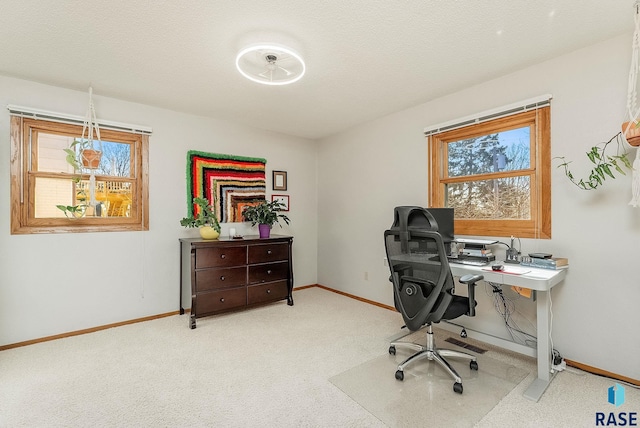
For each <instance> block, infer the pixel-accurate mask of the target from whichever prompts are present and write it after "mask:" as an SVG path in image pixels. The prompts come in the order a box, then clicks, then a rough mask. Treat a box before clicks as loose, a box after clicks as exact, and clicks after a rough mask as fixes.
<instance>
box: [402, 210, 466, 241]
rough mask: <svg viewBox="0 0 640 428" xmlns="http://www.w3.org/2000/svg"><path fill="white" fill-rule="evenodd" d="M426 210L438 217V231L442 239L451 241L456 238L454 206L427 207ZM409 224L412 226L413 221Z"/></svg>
mask: <svg viewBox="0 0 640 428" xmlns="http://www.w3.org/2000/svg"><path fill="white" fill-rule="evenodd" d="M426 210H427V211H428V212H429V214H431V215H432V216H433V218H435V219H436V222H437V223H438V233H439V234H440V236H442V241H443V242H444V243H445V244H446V243H451V242H452V241H453V240H454V239H455V235H454V231H453V222H454V215H453V208H426ZM409 226H412V224H411V221H410V222H409Z"/></svg>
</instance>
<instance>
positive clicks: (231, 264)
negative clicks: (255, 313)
mask: <svg viewBox="0 0 640 428" xmlns="http://www.w3.org/2000/svg"><path fill="white" fill-rule="evenodd" d="M292 244H293V237H291V236H280V235H271V237H270V238H259V237H258V235H251V236H245V237H244V238H243V239H230V238H228V237H222V236H221V237H220V238H218V239H216V240H204V239H200V238H184V239H180V254H181V255H180V314H184V308H183V306H182V289H183V288H182V287H183V282H186V281H189V282H190V283H191V315H190V317H189V327H191V328H192V329H193V328H196V318H201V317H205V316H209V315H213V314H217V313H220V312H226V311H230V310H238V309H242V308H246V307H249V306H253V305H258V304H261V303H267V302H274V301H278V300H284V299H287V304H288V305H289V306H291V305H293V295H292V290H293V262H292V258H291V250H292Z"/></svg>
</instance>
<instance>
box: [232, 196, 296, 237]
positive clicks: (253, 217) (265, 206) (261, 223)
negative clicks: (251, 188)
mask: <svg viewBox="0 0 640 428" xmlns="http://www.w3.org/2000/svg"><path fill="white" fill-rule="evenodd" d="M284 207H285V205H284V204H283V203H282V202H280V201H271V202H268V201H266V200H265V201H264V202H260V203H259V204H257V205H252V206H248V207H245V209H244V210H243V211H242V217H243V218H244V219H245V221H250V222H251V226H255V225H256V224H257V225H258V230H259V232H260V238H268V237H269V236H270V235H271V227H273V225H274V224H276V223H278V226H280V227H282V225H281V224H280V220H283V221H284V222H285V223H287V224H289V217H287V216H286V215H284V214H280V211H283V210H284Z"/></svg>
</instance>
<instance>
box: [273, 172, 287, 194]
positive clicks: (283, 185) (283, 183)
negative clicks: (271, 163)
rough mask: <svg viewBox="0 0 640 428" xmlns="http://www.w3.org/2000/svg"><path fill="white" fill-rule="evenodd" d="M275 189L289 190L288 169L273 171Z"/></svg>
mask: <svg viewBox="0 0 640 428" xmlns="http://www.w3.org/2000/svg"><path fill="white" fill-rule="evenodd" d="M272 187H273V190H287V171H273V173H272Z"/></svg>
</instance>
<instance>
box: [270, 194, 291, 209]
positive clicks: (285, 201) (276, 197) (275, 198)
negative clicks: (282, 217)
mask: <svg viewBox="0 0 640 428" xmlns="http://www.w3.org/2000/svg"><path fill="white" fill-rule="evenodd" d="M274 201H280V202H281V203H282V204H283V205H284V208H283V209H282V211H289V195H271V202H274Z"/></svg>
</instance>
